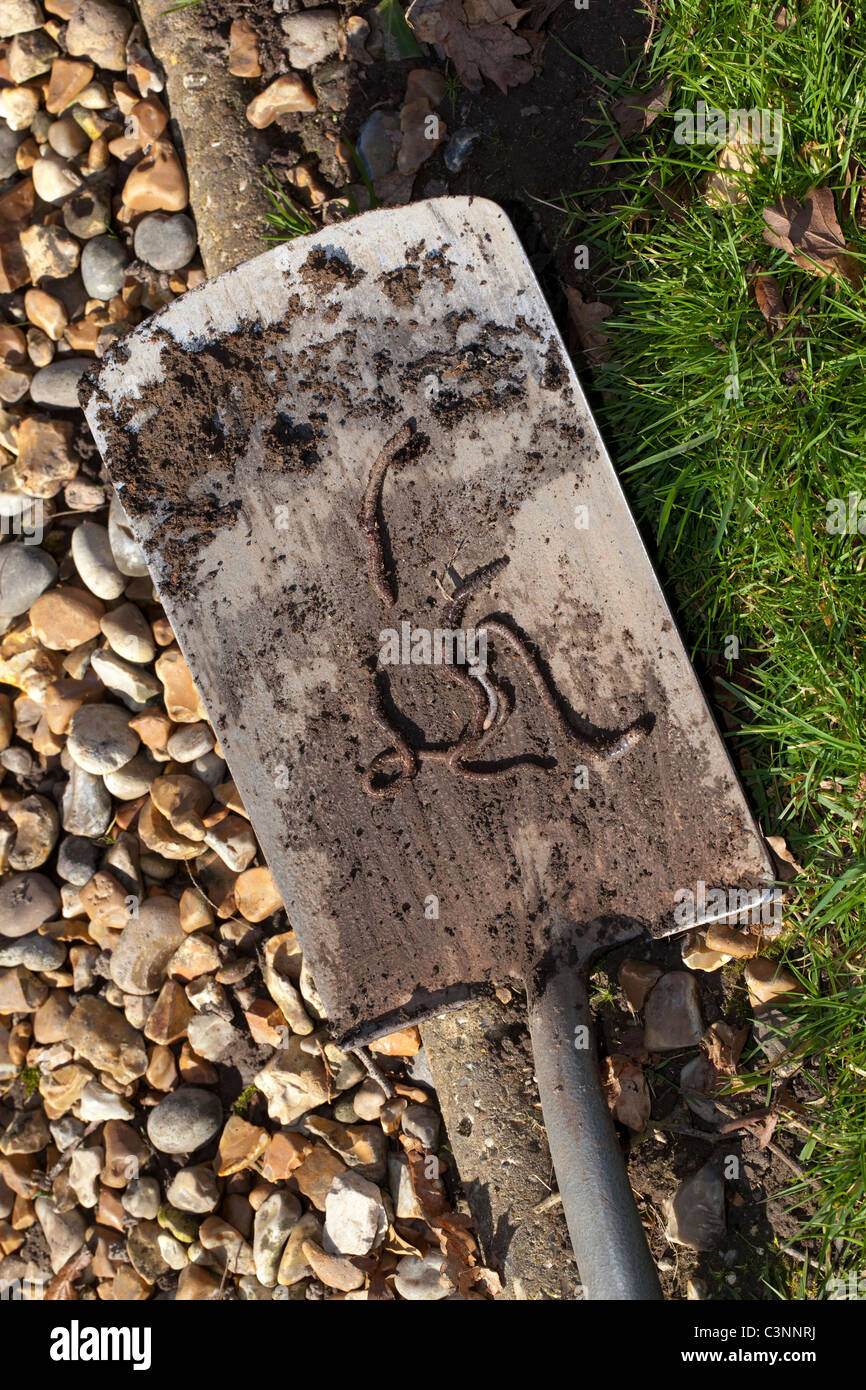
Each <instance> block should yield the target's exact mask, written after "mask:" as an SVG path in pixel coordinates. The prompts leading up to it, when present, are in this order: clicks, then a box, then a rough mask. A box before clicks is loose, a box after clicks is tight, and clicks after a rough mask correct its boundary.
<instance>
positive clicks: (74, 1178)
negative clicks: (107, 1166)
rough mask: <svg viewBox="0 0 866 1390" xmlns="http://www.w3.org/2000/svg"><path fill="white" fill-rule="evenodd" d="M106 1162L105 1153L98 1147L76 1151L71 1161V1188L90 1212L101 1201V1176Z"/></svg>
mask: <svg viewBox="0 0 866 1390" xmlns="http://www.w3.org/2000/svg"><path fill="white" fill-rule="evenodd" d="M104 1162H105V1154H104V1151H103V1150H102V1149H101V1148H100V1147H99V1146H98V1145H97V1146H96V1147H95V1148H91V1149H84V1148H80V1149H76V1150H75V1153H74V1154H73V1155H72V1158H71V1159H70V1160H69V1186H70V1187H71V1188H72V1191H73V1192H74V1193H75V1195H76V1197H77V1198H78V1200H79V1202H80V1203H81V1205H82V1206H83V1207H86V1208H87V1210H88V1211H89V1210H91V1208H93V1207H95V1206H96V1204H97V1202H98V1201H99V1174H100V1172H101V1171H102V1165H103V1163H104Z"/></svg>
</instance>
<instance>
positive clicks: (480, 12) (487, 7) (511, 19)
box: [463, 0, 529, 29]
mask: <svg viewBox="0 0 866 1390" xmlns="http://www.w3.org/2000/svg"><path fill="white" fill-rule="evenodd" d="M463 12H464V14H465V15H466V23H467V24H471V25H474V24H508V25H510V26H511V28H512V29H514V28H515V26H516V25H518V24H519V23H520V21H521V19H522V18H523V16H524V15H525V14H528V13H529V11H528V10H518V9H515V7H514V6H513V5H512V3H511V0H463Z"/></svg>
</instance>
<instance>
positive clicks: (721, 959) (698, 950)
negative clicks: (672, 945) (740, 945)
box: [681, 931, 731, 972]
mask: <svg viewBox="0 0 866 1390" xmlns="http://www.w3.org/2000/svg"><path fill="white" fill-rule="evenodd" d="M681 955H682V958H683V965H687V966H688V968H689V970H705V971H707V972H710V971H713V970H721V968H722V966H723V965H727V963H728V961H729V960H730V959H731V957H730V956H729V955H726V954H724V952H721V951H714V950H712V949H711V948H710V947H709V946H708V945H707V938H706V936H705V935H704V933H703V932H702V931H690V932H687V933H686V935H685V936H684V937H683V943H682V947H681Z"/></svg>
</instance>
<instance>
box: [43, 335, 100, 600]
mask: <svg viewBox="0 0 866 1390" xmlns="http://www.w3.org/2000/svg"><path fill="white" fill-rule="evenodd" d="M91 365H92V363H91V361H90V360H89V359H88V358H86V357H63V358H61V359H60V360H58V361H57V362H49V364H48V366H47V367H41V368H40V369H39V371H38V372H36V374H35V375H34V377H33V380H32V381H31V383H30V397H31V399H32V400H33V402H34V404H36V405H50V406H59V407H60V408H61V409H62V410H77V408H78V383H79V382H80V380H81V378H82V377H83V376H84V373H85V372H86V371H87V369H88V367H90V366H91ZM83 524H84V525H87V524H88V523H87V522H84V523H83ZM80 529H81V527H80V526H79V527H77V528H76V529H75V530H74V531H73V532H72V545H73V550H74V548H75V537H76V536H77V535H78V532H79V531H80ZM94 592H95V591H94ZM103 597H105V595H103ZM111 597H114V595H111Z"/></svg>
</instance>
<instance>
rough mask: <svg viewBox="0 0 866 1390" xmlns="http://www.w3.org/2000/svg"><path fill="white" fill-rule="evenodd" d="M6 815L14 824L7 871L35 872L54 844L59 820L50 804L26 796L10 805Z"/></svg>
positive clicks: (37, 798)
mask: <svg viewBox="0 0 866 1390" xmlns="http://www.w3.org/2000/svg"><path fill="white" fill-rule="evenodd" d="M6 814H7V815H8V816H9V817H10V819H11V820H12V821H14V823H15V828H16V834H15V841H14V844H13V845H12V848H11V849H10V851H9V860H8V863H9V868H11V869H21V870H26V869H38V868H39V867H40V866H41V865H42V864H44V863H45V860H46V859H47V858H48V856H49V854H50V853H51V851H52V850H53V848H54V846H55V845H56V843H57V837H58V835H59V833H60V819H59V817H58V815H57V810H56V808H55V806H54V802H53V801H49V800H48V799H47V797H44V796H27V797H25V798H24V799H23V800H22V801H17V802H14V803H13V804H12V805H11V806H10V807H9V808H8V810H7V812H6Z"/></svg>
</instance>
